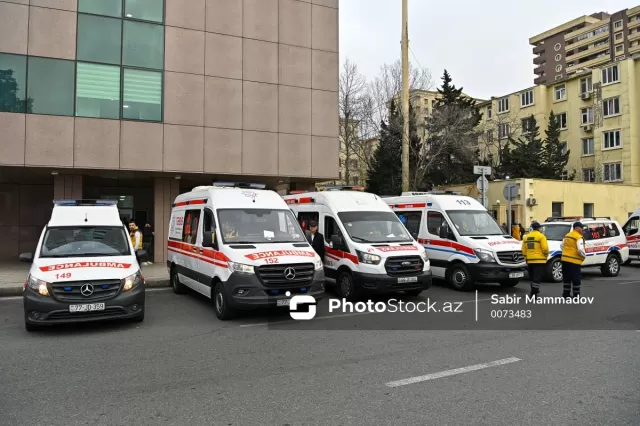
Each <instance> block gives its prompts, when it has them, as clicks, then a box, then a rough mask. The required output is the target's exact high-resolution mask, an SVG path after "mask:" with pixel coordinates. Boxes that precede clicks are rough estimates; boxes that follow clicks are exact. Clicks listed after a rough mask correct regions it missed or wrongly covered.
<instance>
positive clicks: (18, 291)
mask: <svg viewBox="0 0 640 426" xmlns="http://www.w3.org/2000/svg"><path fill="white" fill-rule="evenodd" d="M23 285H24V284H18V283H16V284H10V286H7V287H0V297H16V296H22V286H23ZM163 287H170V282H169V278H151V279H147V280H146V281H145V288H163Z"/></svg>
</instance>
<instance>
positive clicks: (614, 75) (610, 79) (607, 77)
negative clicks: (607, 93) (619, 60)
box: [602, 64, 620, 84]
mask: <svg viewBox="0 0 640 426" xmlns="http://www.w3.org/2000/svg"><path fill="white" fill-rule="evenodd" d="M619 81H620V69H619V68H618V64H615V65H611V66H608V67H606V68H603V69H602V84H612V83H617V82H619Z"/></svg>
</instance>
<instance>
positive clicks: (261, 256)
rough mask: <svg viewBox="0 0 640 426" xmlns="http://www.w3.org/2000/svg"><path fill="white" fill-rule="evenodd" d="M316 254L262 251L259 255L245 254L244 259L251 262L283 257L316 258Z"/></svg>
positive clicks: (299, 251) (302, 251)
mask: <svg viewBox="0 0 640 426" xmlns="http://www.w3.org/2000/svg"><path fill="white" fill-rule="evenodd" d="M315 255H316V253H315V252H312V251H305V250H273V251H261V252H258V253H250V254H245V255H244V257H246V258H247V259H251V260H260V259H269V258H272V257H283V256H305V257H315Z"/></svg>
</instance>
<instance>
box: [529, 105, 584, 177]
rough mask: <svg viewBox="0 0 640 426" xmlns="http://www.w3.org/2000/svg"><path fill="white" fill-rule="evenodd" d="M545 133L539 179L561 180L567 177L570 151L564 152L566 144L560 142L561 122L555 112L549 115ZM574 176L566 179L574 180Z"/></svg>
mask: <svg viewBox="0 0 640 426" xmlns="http://www.w3.org/2000/svg"><path fill="white" fill-rule="evenodd" d="M545 133H546V136H547V137H546V138H545V140H544V147H543V150H542V155H541V160H542V161H541V167H540V173H539V175H538V176H537V177H539V178H542V179H557V180H560V179H562V178H563V175H565V172H566V167H567V163H568V162H569V153H570V150H569V149H567V150H566V152H564V153H563V152H562V151H563V149H564V146H563V145H564V144H563V143H562V142H560V120H559V119H558V116H556V115H554V113H553V111H551V113H550V114H549V124H548V126H547V130H546V132H545ZM574 175H575V173H574V174H572V175H570V176H569V175H566V177H567V178H569V179H570V180H573V177H574Z"/></svg>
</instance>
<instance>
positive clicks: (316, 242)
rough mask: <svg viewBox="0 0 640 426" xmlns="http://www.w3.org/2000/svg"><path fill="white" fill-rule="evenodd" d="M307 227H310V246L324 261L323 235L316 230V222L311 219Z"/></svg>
mask: <svg viewBox="0 0 640 426" xmlns="http://www.w3.org/2000/svg"><path fill="white" fill-rule="evenodd" d="M309 228H310V229H311V235H310V236H309V242H310V243H311V247H313V249H314V250H315V251H316V253H318V256H320V259H322V261H323V262H324V236H323V235H322V234H321V233H320V232H318V222H316V221H311V223H310V224H309Z"/></svg>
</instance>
